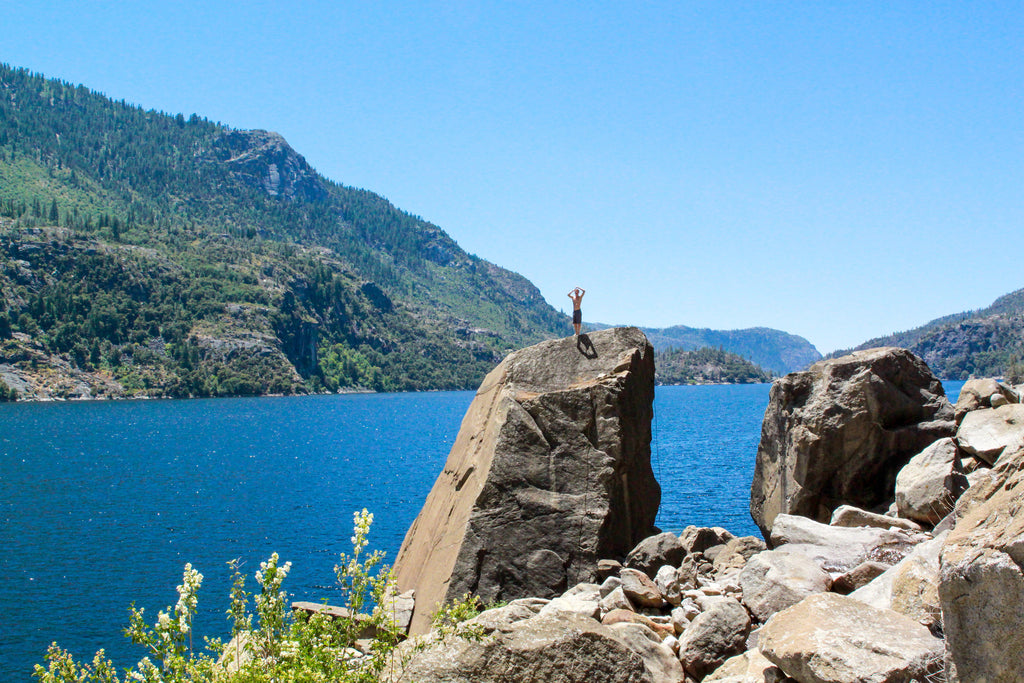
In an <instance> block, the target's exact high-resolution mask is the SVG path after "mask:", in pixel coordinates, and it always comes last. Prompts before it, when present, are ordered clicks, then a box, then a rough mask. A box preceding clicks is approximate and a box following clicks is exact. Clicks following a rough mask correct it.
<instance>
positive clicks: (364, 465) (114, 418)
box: [0, 385, 959, 681]
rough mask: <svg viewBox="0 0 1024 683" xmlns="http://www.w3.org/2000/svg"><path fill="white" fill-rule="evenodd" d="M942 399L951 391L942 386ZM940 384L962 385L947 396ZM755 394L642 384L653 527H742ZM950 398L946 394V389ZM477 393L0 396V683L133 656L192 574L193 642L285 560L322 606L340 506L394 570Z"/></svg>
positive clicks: (757, 390) (753, 445)
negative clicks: (55, 664) (362, 516)
mask: <svg viewBox="0 0 1024 683" xmlns="http://www.w3.org/2000/svg"><path fill="white" fill-rule="evenodd" d="M949 388H950V389H953V388H954V387H949ZM955 389H956V390H958V389H959V387H958V386H957V387H955ZM768 391H769V386H768V385H744V386H703V387H658V389H657V391H656V398H655V420H654V442H653V443H652V447H651V450H652V465H653V467H654V472H655V475H656V476H657V478H658V480H659V482H660V483H661V486H662V503H661V511H660V513H659V517H658V525H659V526H660V527H661V528H662V529H664V530H671V531H676V532H678V531H680V530H682V528H684V527H685V526H686V525H688V524H696V525H699V526H723V527H725V528H727V529H729V530H730V531H732V532H733V533H735V534H737V535H748V534H757V529H756V527H755V526H754V524H753V522H752V521H751V520H750V516H749V513H748V509H747V506H748V502H749V495H750V479H751V477H752V475H753V465H754V457H755V454H756V451H757V443H758V440H759V438H760V426H761V419H762V417H763V415H764V409H765V406H766V405H767V400H768ZM952 395H953V397H954V400H955V396H956V394H955V393H954V394H952ZM472 398H473V392H442V393H418V394H367V395H342V396H309V397H289V398H250V399H210V400H183V401H123V402H88V403H36V404H31V403H15V404H0V472H2V478H0V544H2V549H3V553H2V555H0V558H2V559H0V571H2V575H3V579H4V580H3V590H0V680H4V681H27V680H29V676H30V672H31V668H32V664H34V663H36V662H39V663H42V661H43V657H44V654H45V651H46V647H47V645H48V644H49V643H50V642H52V641H54V640H56V641H57V642H58V644H59V645H61V646H62V647H64V648H66V649H69V650H71V651H72V652H73V653H74V654H75V656H76V657H77V658H79V659H91V657H92V655H93V653H94V652H95V651H96V650H97V649H99V648H101V647H102V648H106V650H107V655H108V656H110V657H111V658H112V659H113V660H114V662H115V663H116V664H118V665H119V666H122V667H123V666H129V665H132V664H134V663H135V662H136V661H137V660H138V659H139V658H141V656H142V655H143V654H144V653H143V652H142V651H141V650H140V649H139V648H138V647H137V646H134V645H131V643H129V642H128V641H127V640H126V639H125V638H123V637H122V635H121V632H122V630H123V629H124V627H125V626H127V624H128V609H129V607H130V606H131V604H132V602H133V601H135V603H136V605H137V606H139V607H145V609H146V612H147V616H148V618H149V619H148V620H149V621H150V622H151V621H152V620H153V619H154V618H155V616H156V612H157V611H158V610H160V609H166V608H167V607H168V606H169V605H173V604H174V602H176V600H177V594H176V593H175V586H177V585H178V584H179V583H180V582H181V572H182V568H183V566H184V564H185V563H186V562H191V563H192V564H193V566H194V567H195V568H196V569H198V570H199V571H200V572H202V573H203V574H204V575H205V581H204V583H203V587H202V589H201V590H200V592H199V615H198V617H197V622H196V631H197V633H199V634H202V635H219V636H224V635H226V633H227V629H228V623H227V621H226V619H225V617H224V610H225V609H226V608H227V595H228V590H229V588H230V583H231V571H230V570H229V569H228V567H227V564H226V563H227V562H228V561H229V560H232V559H234V558H240V559H241V560H242V562H243V571H244V573H246V574H247V575H248V577H249V580H248V584H247V585H248V587H249V588H250V589H251V588H252V587H253V585H254V580H253V579H252V575H253V573H254V572H255V571H256V569H257V568H258V566H259V562H260V561H261V560H264V559H266V558H267V557H268V556H269V555H270V553H271V552H273V551H275V550H276V551H277V552H278V553H279V554H280V555H281V558H282V559H283V560H290V561H292V563H293V569H292V573H291V574H290V575H289V577H288V580H287V581H286V582H285V588H286V589H287V590H288V592H289V593H291V594H292V595H293V598H294V599H299V600H310V601H314V602H316V601H320V600H322V599H327V600H328V601H330V600H331V599H332V597H333V596H334V595H335V589H334V587H333V583H334V571H333V568H334V565H335V564H336V562H337V559H338V555H339V554H340V553H341V552H343V551H350V550H351V546H350V544H349V537H350V536H351V533H352V513H353V512H354V511H356V510H359V509H362V508H363V507H366V508H368V509H369V510H370V511H371V512H373V513H374V518H375V519H374V525H373V528H372V530H371V535H370V547H371V549H372V548H380V549H383V550H385V551H386V552H387V556H388V561H391V560H393V559H394V557H395V555H396V554H397V551H398V547H399V546H400V545H401V542H402V539H403V537H404V535H405V531H406V529H407V528H408V526H409V524H410V523H411V522H412V520H413V518H414V517H415V516H416V514H417V513H418V512H419V510H420V507H421V506H422V504H423V501H424V499H425V498H426V495H427V493H428V492H429V490H430V487H431V486H432V485H433V482H434V480H435V479H436V477H437V475H438V473H439V472H440V470H441V467H442V465H443V464H444V461H445V458H446V457H447V455H448V451H449V449H450V448H451V444H452V442H453V441H454V439H455V435H456V434H457V432H458V429H459V424H460V422H461V420H462V416H463V414H464V413H465V411H466V408H467V407H468V406H469V403H470V401H471V400H472Z"/></svg>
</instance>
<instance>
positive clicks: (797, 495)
mask: <svg viewBox="0 0 1024 683" xmlns="http://www.w3.org/2000/svg"><path fill="white" fill-rule="evenodd" d="M954 429H955V425H954V422H953V407H952V406H951V405H950V403H949V401H948V400H946V396H945V394H944V393H943V390H942V384H941V382H939V380H938V378H936V377H935V375H933V374H932V373H931V371H930V370H929V369H928V366H927V365H925V364H924V362H923V361H922V360H921V359H920V358H918V357H917V356H915V355H914V354H912V353H910V352H909V351H907V350H905V349H898V348H892V347H887V348H878V349H868V350H865V351H855V352H853V353H852V354H850V355H848V356H843V357H842V358H836V359H830V360H825V361H821V362H818V363H815V364H814V365H812V366H811V367H810V368H809V369H808V370H805V371H803V372H795V373H791V374H789V375H787V376H786V377H783V378H782V379H780V380H777V381H776V382H775V384H773V385H772V389H771V394H770V396H769V400H768V408H767V410H766V411H765V416H764V422H763V423H762V426H761V443H760V445H759V446H758V449H757V461H756V465H755V469H754V478H753V482H752V484H751V490H750V514H751V516H752V517H753V518H754V522H755V523H756V524H757V525H758V527H760V528H761V532H762V533H763V534H764V535H765V538H767V537H768V532H769V530H770V529H771V527H772V523H773V521H774V520H775V516H776V515H778V514H784V513H785V514H796V515H804V516H806V517H810V518H812V519H816V520H818V521H821V522H827V521H828V520H829V518H830V517H831V515H832V511H833V510H834V509H835V508H837V507H839V506H840V505H842V504H844V503H847V504H850V505H856V506H857V507H860V508H864V509H868V510H870V509H872V508H875V507H877V506H879V505H881V504H886V503H887V502H889V501H890V500H891V499H892V491H893V485H894V484H895V481H896V474H897V472H899V470H900V469H901V468H902V467H903V466H904V465H905V464H906V463H907V461H908V460H909V459H910V458H911V457H912V456H913V455H914V454H916V453H920V452H921V451H922V450H923V449H924V448H925V446H927V445H928V444H930V443H932V442H933V441H935V440H936V439H940V438H942V437H944V436H952V434H953V431H954Z"/></svg>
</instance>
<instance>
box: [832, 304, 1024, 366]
mask: <svg viewBox="0 0 1024 683" xmlns="http://www.w3.org/2000/svg"><path fill="white" fill-rule="evenodd" d="M875 346H900V347H903V348H906V349H910V350H911V351H913V352H914V353H916V354H917V355H918V356H920V357H921V358H922V359H924V361H925V362H926V363H928V366H929V367H930V368H931V369H932V372H934V373H935V374H937V375H938V376H939V377H942V378H943V379H967V378H969V377H971V376H975V377H999V376H1003V377H1006V378H1007V379H1008V380H1010V381H1012V382H1014V383H1019V382H1024V289H1018V290H1016V291H1014V292H1010V293H1009V294H1005V295H1003V296H1001V297H999V298H998V299H996V300H995V301H994V302H993V303H992V305H991V306H988V307H986V308H982V309H979V310H976V311H965V312H963V313H954V314H952V315H947V316H943V317H941V318H936V319H935V320H932V321H931V322H928V323H925V324H924V325H922V326H920V327H915V328H913V329H911V330H906V331H905V332H895V333H893V334H890V335H887V336H884V337H876V338H874V339H870V340H868V341H866V342H864V343H863V344H861V345H859V346H857V347H855V349H847V350H841V351H835V352H834V353H832V354H830V357H837V356H842V355H844V354H846V353H849V351H851V350H856V349H868V348H872V347H875Z"/></svg>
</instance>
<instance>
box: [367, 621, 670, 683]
mask: <svg viewBox="0 0 1024 683" xmlns="http://www.w3.org/2000/svg"><path fill="white" fill-rule="evenodd" d="M635 647H637V643H636V642H634V640H633V639H632V638H630V639H627V638H625V637H623V635H622V634H621V633H619V632H617V631H616V630H614V629H611V628H608V627H607V626H603V625H601V624H599V623H598V622H596V621H594V620H592V619H588V618H586V617H581V616H579V615H576V614H571V613H568V614H559V615H557V617H554V616H537V617H534V618H532V619H526V620H523V621H518V622H516V623H514V624H512V625H511V626H510V627H508V629H507V630H496V631H494V632H493V633H492V634H491V635H490V636H488V637H487V638H484V639H481V640H477V639H467V638H460V637H450V638H448V639H446V640H440V639H436V638H427V639H423V637H421V638H413V639H411V640H409V641H407V642H405V643H403V644H402V645H401V646H399V648H398V650H397V651H396V655H395V662H396V663H397V665H396V666H395V667H394V668H393V669H392V668H386V670H385V671H384V672H382V679H381V680H383V681H388V682H389V683H398V682H399V681H417V683H506V682H507V681H517V683H518V682H522V683H593V682H594V681H607V682H608V683H658V682H660V681H663V680H664V681H668V682H669V683H676V682H678V681H681V680H682V677H681V676H679V677H675V678H673V677H671V676H669V677H667V678H665V677H663V676H665V660H664V657H662V656H661V655H658V656H657V657H651V659H650V661H648V657H650V654H649V650H648V649H647V648H646V646H643V648H642V649H643V652H637V651H636V650H635V649H634V648H635Z"/></svg>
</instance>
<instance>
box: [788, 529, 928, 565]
mask: <svg viewBox="0 0 1024 683" xmlns="http://www.w3.org/2000/svg"><path fill="white" fill-rule="evenodd" d="M928 538H930V537H929V536H928V535H926V534H924V533H916V532H910V531H903V530H900V529H879V528H877V527H841V526H830V525H828V524H821V523H819V522H815V521H813V520H810V519H807V518H806V517H800V516H797V515H779V516H778V517H776V518H775V526H774V527H772V534H771V542H772V546H774V547H775V548H780V547H782V546H785V547H786V548H787V549H788V550H790V551H792V552H799V553H802V554H804V555H807V556H808V557H811V558H813V559H814V560H815V561H817V562H818V564H819V566H821V568H822V569H823V570H825V571H827V572H829V573H842V572H847V571H850V570H851V569H853V568H854V567H856V566H857V565H859V564H860V563H862V562H867V561H869V560H873V561H875V562H883V563H885V564H896V563H897V562H899V561H900V560H902V559H903V558H904V557H906V556H907V554H909V553H910V551H911V550H913V548H914V546H916V545H917V544H918V543H920V542H922V541H924V540H927V539H928Z"/></svg>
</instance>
